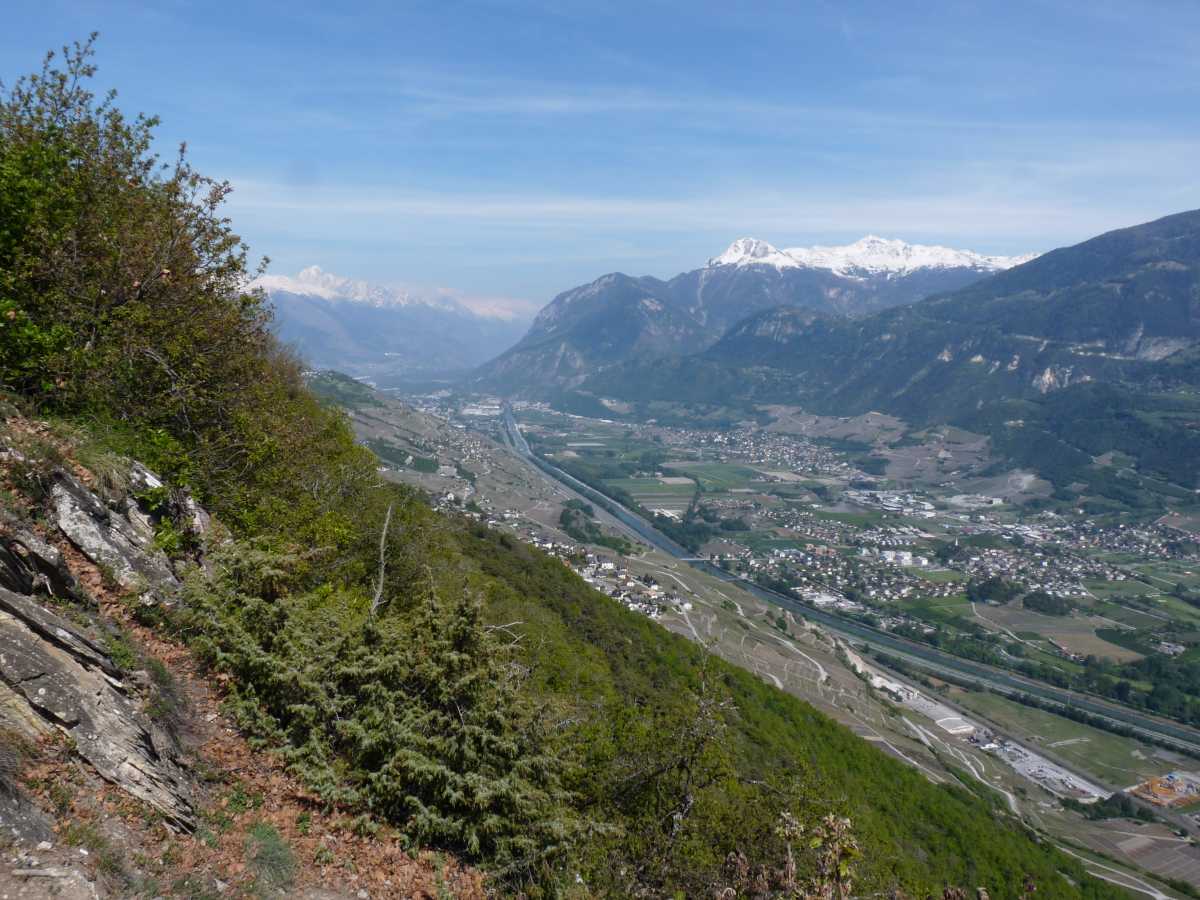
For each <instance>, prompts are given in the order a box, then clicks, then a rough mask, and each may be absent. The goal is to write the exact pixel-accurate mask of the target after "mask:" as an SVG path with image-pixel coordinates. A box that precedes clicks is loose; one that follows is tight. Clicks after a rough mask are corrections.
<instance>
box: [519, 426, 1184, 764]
mask: <svg viewBox="0 0 1200 900" xmlns="http://www.w3.org/2000/svg"><path fill="white" fill-rule="evenodd" d="M504 426H505V431H506V437H507V440H508V442H509V446H510V447H511V448H512V449H513V451H514V452H516V453H517V454H519V455H520V456H521V457H523V458H524V459H526V460H527V461H528V462H530V463H531V464H533V465H535V466H537V467H538V468H539V469H541V470H542V471H543V472H544V473H546V474H547V475H549V476H550V477H552V478H554V479H556V480H557V481H559V482H561V483H563V484H565V485H567V486H568V487H570V488H572V489H573V490H574V491H575V492H577V493H579V494H581V495H583V496H584V497H586V498H588V499H589V500H591V501H593V502H596V503H598V504H600V505H602V506H603V507H604V509H605V510H606V511H607V512H609V513H610V514H611V515H613V516H614V517H615V518H616V519H618V520H619V521H620V522H621V523H622V524H623V525H624V526H625V527H626V528H628V529H629V530H630V531H631V532H633V533H634V534H636V535H637V536H638V537H639V538H640V539H641V540H644V541H646V542H647V543H648V544H650V545H651V546H654V547H657V548H658V549H659V550H661V551H663V552H664V553H666V554H668V555H670V556H673V557H674V558H676V559H678V560H679V561H681V562H685V563H687V564H688V565H689V566H692V567H693V568H696V569H699V570H701V571H704V572H705V573H706V574H708V575H711V576H713V577H714V578H718V579H720V580H722V581H725V582H729V583H732V584H736V585H738V586H739V587H741V588H742V589H744V590H747V591H750V592H751V593H753V594H754V595H756V596H757V597H759V598H761V599H763V600H765V601H767V602H769V603H772V604H774V605H776V606H779V607H782V608H784V609H787V610H790V611H791V612H793V613H795V614H796V615H798V616H802V617H804V618H806V619H808V620H810V621H812V622H815V623H817V624H819V625H821V626H822V627H824V628H826V629H828V630H829V631H831V632H834V633H836V634H838V635H840V636H842V637H844V638H846V639H848V640H851V641H854V642H855V643H858V644H868V645H870V646H871V647H873V648H875V649H877V650H882V651H884V652H886V653H887V654H889V655H891V656H893V657H896V658H898V659H902V660H903V661H904V662H906V663H909V664H911V665H914V666H917V667H919V668H922V669H925V670H926V671H930V672H933V673H936V674H941V675H947V676H950V677H952V678H954V679H955V680H958V681H968V682H970V683H972V684H977V685H980V686H983V687H987V688H991V689H993V690H996V691H999V692H1001V693H1005V694H1027V695H1029V696H1032V697H1036V698H1038V699H1039V700H1044V701H1047V702H1049V703H1053V704H1056V705H1058V706H1063V707H1072V708H1075V709H1078V710H1082V711H1084V712H1086V713H1088V714H1090V715H1093V716H1098V717H1100V718H1102V719H1105V720H1107V721H1109V722H1112V723H1115V724H1117V725H1120V726H1123V727H1125V728H1130V729H1132V730H1133V731H1135V732H1138V733H1139V734H1141V735H1143V736H1145V737H1149V738H1151V739H1152V740H1155V741H1159V742H1162V743H1164V744H1169V745H1171V746H1172V747H1175V748H1177V749H1179V750H1183V751H1184V752H1186V753H1189V754H1191V755H1193V756H1200V731H1198V730H1196V729H1194V728H1190V727H1188V726H1186V725H1182V724H1180V723H1178V722H1172V721H1170V720H1167V719H1162V718H1159V717H1157V716H1153V715H1149V714H1147V713H1142V712H1139V711H1137V710H1134V709H1129V708H1127V707H1123V706H1120V705H1118V704H1115V703H1110V702H1108V701H1106V700H1103V699H1101V698H1099V697H1095V696H1093V695H1090V694H1080V693H1078V692H1075V691H1070V690H1067V689H1065V688H1058V687H1054V686H1053V685H1049V684H1045V683H1044V682H1041V681H1036V680H1034V679H1031V678H1026V677H1025V676H1023V675H1018V674H1016V673H1013V672H1009V671H1006V670H1004V669H998V668H996V667H994V666H989V665H986V664H984V663H978V662H974V661H972V660H968V659H963V658H961V657H957V656H953V655H951V654H949V653H945V652H943V651H941V650H938V649H936V648H934V647H930V646H928V645H926V644H921V643H919V642H917V641H911V640H908V639H907V638H903V637H899V636H897V635H894V634H891V633H890V632H887V631H882V630H879V629H876V628H871V627H870V626H868V625H864V624H862V623H860V622H856V621H854V620H852V619H847V618H844V617H842V616H839V615H837V614H835V613H831V612H826V611H825V610H821V609H817V608H814V607H812V606H809V605H808V604H805V603H802V602H801V601H799V600H797V599H796V598H794V597H791V596H788V595H786V594H781V593H779V592H777V591H772V590H768V589H767V588H763V587H761V586H759V585H757V584H755V583H754V582H752V581H749V580H747V579H745V578H742V577H740V576H737V575H733V574H731V573H729V572H726V571H725V570H724V569H721V568H720V567H719V566H716V565H713V564H712V563H711V562H709V561H708V560H704V559H698V558H696V557H694V556H692V555H691V553H689V551H688V550H686V549H685V548H684V547H682V546H680V545H679V544H678V543H676V542H675V541H673V540H671V538H669V537H667V536H666V535H665V534H663V533H662V532H660V531H659V530H658V529H657V528H655V527H654V526H653V525H651V524H650V522H649V521H647V520H646V519H645V518H643V517H642V516H640V515H638V514H637V513H635V512H633V511H632V510H630V509H627V508H626V507H624V506H622V505H621V504H619V503H617V502H616V501H615V500H613V499H612V498H611V497H608V496H607V495H603V494H600V493H599V492H598V491H596V490H595V489H594V488H591V487H589V486H588V485H586V484H584V483H583V482H581V481H580V480H579V479H577V478H575V477H573V476H571V475H569V474H568V473H566V472H564V471H563V470H562V469H559V468H558V467H557V466H554V465H552V464H550V463H548V462H546V461H545V460H544V459H541V458H540V457H538V456H536V455H535V454H534V453H533V452H532V451H531V450H530V448H529V444H528V442H526V440H525V436H524V435H522V434H521V429H520V427H519V426H518V425H517V422H516V419H515V417H514V416H513V413H512V407H511V406H509V405H507V404H506V405H505V408H504Z"/></svg>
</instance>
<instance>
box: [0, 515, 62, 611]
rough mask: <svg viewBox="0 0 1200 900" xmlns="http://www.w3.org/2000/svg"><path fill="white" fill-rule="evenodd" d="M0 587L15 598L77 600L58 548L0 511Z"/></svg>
mask: <svg viewBox="0 0 1200 900" xmlns="http://www.w3.org/2000/svg"><path fill="white" fill-rule="evenodd" d="M0 587H6V588H8V589H9V590H10V591H14V592H16V593H18V594H34V593H39V592H45V593H48V594H50V595H51V596H53V597H58V598H70V597H78V596H79V585H78V584H76V582H75V578H74V576H72V575H71V572H70V570H69V569H68V568H67V564H66V561H65V560H64V559H63V556H62V554H61V553H60V552H59V551H58V548H56V547H53V546H51V545H50V544H48V543H47V542H46V541H44V540H42V538H40V537H39V536H38V535H37V534H35V533H34V532H33V531H32V530H30V529H29V528H28V527H27V526H25V525H24V524H22V523H21V522H20V521H19V520H18V519H17V518H16V517H15V516H12V515H10V514H8V513H7V512H6V511H4V510H0Z"/></svg>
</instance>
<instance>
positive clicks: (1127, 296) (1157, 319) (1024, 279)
mask: <svg viewBox="0 0 1200 900" xmlns="http://www.w3.org/2000/svg"><path fill="white" fill-rule="evenodd" d="M789 256H790V254H789ZM577 394H578V395H579V396H580V397H591V398H593V399H595V398H618V399H621V400H624V401H632V402H641V403H646V402H650V401H658V402H662V401H674V402H681V401H682V402H689V403H704V402H709V403H713V402H720V403H725V404H735V405H736V404H739V403H740V404H743V405H744V406H745V407H746V408H749V407H750V406H752V405H754V404H758V403H765V402H774V403H781V402H782V403H790V404H796V405H799V406H803V407H804V408H806V409H808V410H810V411H812V412H817V413H825V414H829V415H839V416H845V415H854V414H856V413H861V412H867V411H870V410H878V411H881V412H887V413H891V414H894V415H897V416H900V417H902V418H904V419H906V420H907V421H909V422H911V423H914V424H917V425H934V424H940V423H954V424H959V425H963V426H965V427H969V428H972V429H974V430H978V431H980V432H983V433H986V434H989V435H990V436H991V437H992V439H993V443H994V446H995V447H996V448H997V449H999V450H1001V451H1002V452H1003V453H1005V454H1006V455H1007V456H1008V457H1009V458H1010V459H1011V460H1014V461H1016V462H1019V463H1021V464H1023V465H1028V466H1031V467H1033V468H1035V469H1037V470H1038V471H1040V472H1042V473H1043V474H1046V475H1047V476H1048V477H1051V478H1052V480H1054V481H1055V482H1056V483H1057V484H1059V485H1060V486H1066V485H1074V486H1075V487H1074V490H1076V491H1084V492H1086V491H1089V490H1094V491H1096V492H1097V493H1098V494H1100V495H1102V496H1104V497H1110V498H1114V497H1115V498H1119V499H1123V500H1129V499H1130V498H1131V497H1134V498H1136V499H1138V500H1139V501H1147V496H1146V492H1147V491H1150V492H1154V491H1158V492H1160V493H1162V492H1164V491H1165V492H1167V493H1170V492H1171V491H1172V490H1174V489H1171V488H1167V487H1163V486H1162V485H1156V484H1154V483H1151V481H1152V480H1154V479H1157V480H1165V481H1167V482H1171V483H1173V484H1175V485H1180V486H1183V487H1184V488H1186V489H1187V493H1188V494H1190V491H1191V489H1193V488H1196V487H1198V486H1200V210H1198V211H1192V212H1185V213H1180V214H1177V215H1173V216H1168V217H1166V218H1163V219H1159V220H1157V221H1154V222H1150V223H1147V224H1144V225H1138V226H1135V227H1132V228H1125V229H1121V230H1119V231H1113V232H1109V233H1107V234H1103V235H1101V236H1099V237H1096V238H1093V239H1091V240H1088V241H1085V242H1083V243H1082V244H1078V245H1076V246H1073V247H1067V248H1063V249H1060V250H1055V251H1053V252H1051V253H1047V254H1045V255H1044V256H1040V257H1038V258H1036V259H1032V260H1030V261H1028V262H1025V263H1024V264H1022V265H1018V266H1015V267H1012V268H1008V269H1006V270H1003V271H1000V272H997V273H996V274H993V275H992V276H990V277H988V278H986V279H984V280H982V281H978V282H977V283H975V284H972V285H970V286H967V287H964V288H961V289H959V290H957V291H954V292H951V293H948V294H942V295H939V296H935V297H931V298H929V299H927V300H924V301H922V302H919V303H915V304H910V305H907V306H902V307H895V308H892V309H888V310H884V311H881V312H877V313H874V314H872V315H869V316H862V317H858V318H849V317H846V316H837V315H830V314H828V313H827V312H823V311H817V310H813V309H800V308H795V307H776V308H774V309H769V310H762V311H759V312H757V313H754V314H752V315H750V316H748V317H747V318H745V319H743V320H742V321H740V322H739V323H737V324H736V325H734V326H733V327H731V328H730V329H728V330H727V331H726V332H725V333H724V334H723V335H722V337H721V338H720V340H718V341H717V342H715V343H714V344H712V345H710V346H708V347H706V348H704V350H703V351H701V352H699V353H695V354H692V355H688V356H677V357H674V358H672V359H669V360H656V361H654V362H652V363H651V362H647V361H645V360H627V361H625V362H623V363H621V364H620V365H617V366H611V367H608V368H604V369H600V370H597V371H594V372H593V373H592V374H591V375H589V376H588V377H587V378H585V379H583V380H582V381H581V382H580V384H579V387H578V390H577ZM1114 451H1116V452H1117V453H1118V456H1117V457H1112V456H1111V454H1112V453H1113V452H1114ZM1113 459H1127V460H1128V461H1129V462H1131V463H1132V464H1133V465H1132V467H1131V468H1123V467H1122V466H1121V465H1119V464H1114V463H1113V462H1112V460H1113ZM1097 460H1105V462H1097ZM1147 478H1149V479H1151V481H1148V480H1147ZM1150 499H1152V498H1150Z"/></svg>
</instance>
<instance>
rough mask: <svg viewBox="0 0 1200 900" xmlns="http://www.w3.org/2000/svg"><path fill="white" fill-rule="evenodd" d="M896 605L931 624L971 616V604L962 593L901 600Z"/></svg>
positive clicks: (939, 623)
mask: <svg viewBox="0 0 1200 900" xmlns="http://www.w3.org/2000/svg"><path fill="white" fill-rule="evenodd" d="M896 605H897V606H899V607H900V608H901V609H903V610H904V611H905V612H907V613H909V614H910V615H912V616H915V617H916V618H918V619H920V620H921V621H923V622H928V623H929V624H931V625H941V624H947V623H951V622H953V621H954V620H955V619H960V618H967V619H969V618H970V617H971V604H970V603H969V602H968V600H967V598H966V597H964V596H962V595H959V596H956V597H936V598H934V597H919V598H917V599H915V600H902V601H900V602H899V603H898V604H896Z"/></svg>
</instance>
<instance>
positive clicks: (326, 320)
mask: <svg viewBox="0 0 1200 900" xmlns="http://www.w3.org/2000/svg"><path fill="white" fill-rule="evenodd" d="M251 287H254V288H260V289H262V290H264V291H266V293H267V296H268V298H269V299H270V301H271V305H272V306H273V307H274V310H275V325H276V330H277V333H278V335H279V337H280V339H281V340H283V341H284V342H285V343H287V344H289V345H291V346H293V347H294V348H295V349H296V350H297V351H298V352H299V353H300V355H301V356H303V357H304V358H305V359H306V360H307V361H308V362H309V363H311V364H312V365H314V366H318V367H321V368H334V369H340V370H341V371H343V372H346V373H348V374H350V375H356V376H365V377H369V378H371V379H373V380H374V381H375V382H376V383H377V384H379V385H380V386H381V387H386V386H388V385H389V384H390V383H393V382H396V381H398V380H402V379H404V378H411V377H413V376H420V377H425V376H432V375H435V374H439V373H446V372H450V371H461V370H465V369H469V368H471V367H472V366H476V365H478V364H479V363H481V362H482V361H484V360H486V359H488V358H490V357H492V356H494V355H495V354H497V353H499V352H500V351H501V350H503V349H504V348H506V347H508V346H510V345H511V344H512V343H513V341H515V340H516V339H517V338H519V337H520V336H521V334H522V333H523V331H524V330H525V327H526V326H527V324H528V321H529V320H528V319H523V318H516V319H514V318H501V317H499V316H492V315H482V314H479V313H476V312H473V311H472V310H470V309H468V308H467V307H466V306H464V305H463V304H462V303H459V302H458V301H457V300H455V299H454V297H453V296H449V295H448V294H447V293H446V292H442V291H436V290H434V291H421V292H418V291H410V290H405V289H402V288H395V287H389V286H386V285H381V284H373V283H371V282H367V281H361V280H358V279H354V278H346V277H343V276H341V275H335V274H334V273H332V272H326V271H324V270H323V269H321V268H320V267H319V266H308V267H307V268H304V269H301V270H300V272H299V273H298V274H296V275H263V276H261V277H259V278H258V279H256V280H255V281H254V282H253V283H252V284H251Z"/></svg>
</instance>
